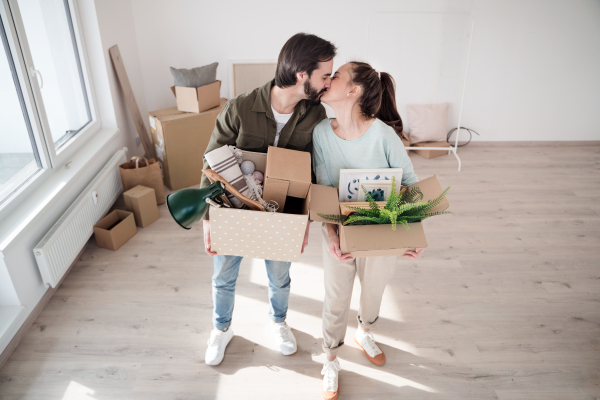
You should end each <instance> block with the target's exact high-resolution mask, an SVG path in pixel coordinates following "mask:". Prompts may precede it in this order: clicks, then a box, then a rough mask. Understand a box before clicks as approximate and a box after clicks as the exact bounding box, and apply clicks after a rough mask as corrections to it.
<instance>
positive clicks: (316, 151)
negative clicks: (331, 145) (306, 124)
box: [312, 125, 333, 186]
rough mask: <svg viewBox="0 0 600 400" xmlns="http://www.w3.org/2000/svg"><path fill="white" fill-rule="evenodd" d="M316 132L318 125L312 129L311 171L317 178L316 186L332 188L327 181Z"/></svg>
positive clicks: (321, 150) (319, 141)
mask: <svg viewBox="0 0 600 400" xmlns="http://www.w3.org/2000/svg"><path fill="white" fill-rule="evenodd" d="M318 130H319V125H317V126H315V127H314V129H313V152H312V160H313V171H314V172H315V176H316V177H317V185H323V186H333V183H331V180H330V179H329V174H328V173H327V167H326V166H325V158H324V156H323V148H322V145H321V140H320V135H319V132H318Z"/></svg>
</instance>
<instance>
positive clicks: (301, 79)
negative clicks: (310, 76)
mask: <svg viewBox="0 0 600 400" xmlns="http://www.w3.org/2000/svg"><path fill="white" fill-rule="evenodd" d="M306 76H307V74H306V72H296V82H304V78H305V77H306Z"/></svg>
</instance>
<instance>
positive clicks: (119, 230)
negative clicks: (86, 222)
mask: <svg viewBox="0 0 600 400" xmlns="http://www.w3.org/2000/svg"><path fill="white" fill-rule="evenodd" d="M136 233H137V228H136V227H135V219H134V217H133V213H132V212H130V211H123V210H114V211H113V212H111V213H109V214H108V215H107V216H106V217H104V218H102V219H101V220H100V221H98V222H97V223H96V225H94V235H95V236H96V243H97V244H98V247H104V248H106V249H109V250H117V249H118V248H119V247H121V246H123V244H124V243H125V242H126V241H128V240H129V239H131V237H132V236H133V235H135V234H136Z"/></svg>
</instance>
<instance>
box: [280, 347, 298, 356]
mask: <svg viewBox="0 0 600 400" xmlns="http://www.w3.org/2000/svg"><path fill="white" fill-rule="evenodd" d="M279 351H280V352H281V354H283V355H284V356H291V355H292V354H296V352H297V351H298V346H296V347H295V348H294V350H292V351H291V352H289V353H288V352H287V351H283V350H281V349H279Z"/></svg>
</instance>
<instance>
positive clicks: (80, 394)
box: [62, 381, 96, 400]
mask: <svg viewBox="0 0 600 400" xmlns="http://www.w3.org/2000/svg"><path fill="white" fill-rule="evenodd" d="M94 393H96V392H95V391H94V390H92V389H90V388H88V387H85V386H83V385H82V384H80V383H77V382H75V381H71V382H70V383H69V386H67V390H66V391H65V394H64V395H63V398H62V400H95V397H93V395H94Z"/></svg>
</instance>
